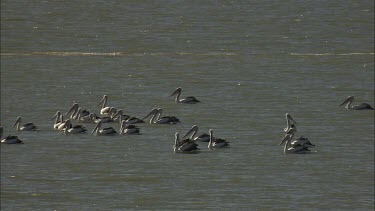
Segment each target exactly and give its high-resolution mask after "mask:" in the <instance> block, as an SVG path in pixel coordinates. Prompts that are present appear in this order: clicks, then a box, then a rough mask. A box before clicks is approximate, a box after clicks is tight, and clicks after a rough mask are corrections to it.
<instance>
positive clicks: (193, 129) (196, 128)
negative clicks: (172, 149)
mask: <svg viewBox="0 0 375 211" xmlns="http://www.w3.org/2000/svg"><path fill="white" fill-rule="evenodd" d="M197 133H198V126H197V125H193V127H191V129H190V130H189V131H188V132H187V133H186V134H185V135H184V136H183V137H182V138H186V137H187V136H189V135H190V134H191V136H190V139H193V138H194V136H195V135H196V134H197Z"/></svg>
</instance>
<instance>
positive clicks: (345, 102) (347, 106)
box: [339, 96, 354, 109]
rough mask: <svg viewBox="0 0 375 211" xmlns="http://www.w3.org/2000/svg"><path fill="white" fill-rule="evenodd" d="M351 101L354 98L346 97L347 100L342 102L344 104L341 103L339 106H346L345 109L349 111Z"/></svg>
mask: <svg viewBox="0 0 375 211" xmlns="http://www.w3.org/2000/svg"><path fill="white" fill-rule="evenodd" d="M353 101H354V96H348V98H346V100H344V102H343V103H341V104H340V105H339V106H342V105H345V104H346V106H345V108H346V109H349V106H350V105H351V104H352V103H353Z"/></svg>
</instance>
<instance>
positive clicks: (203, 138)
mask: <svg viewBox="0 0 375 211" xmlns="http://www.w3.org/2000/svg"><path fill="white" fill-rule="evenodd" d="M197 133H198V126H197V125H193V127H192V128H191V129H190V130H189V131H188V132H187V133H186V134H185V135H184V136H183V137H182V138H185V137H187V136H189V135H190V139H193V140H194V141H202V142H209V141H210V135H209V134H207V133H202V134H201V135H199V136H196V135H197Z"/></svg>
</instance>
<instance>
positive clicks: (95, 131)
mask: <svg viewBox="0 0 375 211" xmlns="http://www.w3.org/2000/svg"><path fill="white" fill-rule="evenodd" d="M102 124H103V123H102V121H101V120H100V121H98V123H97V124H96V126H95V128H94V129H93V130H92V133H97V132H98V131H99V130H100V127H101V126H102Z"/></svg>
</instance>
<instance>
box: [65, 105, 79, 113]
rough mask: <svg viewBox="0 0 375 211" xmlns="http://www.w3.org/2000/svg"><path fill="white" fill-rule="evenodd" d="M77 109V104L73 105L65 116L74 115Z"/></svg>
mask: <svg viewBox="0 0 375 211" xmlns="http://www.w3.org/2000/svg"><path fill="white" fill-rule="evenodd" d="M78 108H79V105H78V103H73V105H72V107H70V109H69V110H68V111H67V112H66V113H65V116H68V115H69V114H75V113H76V112H77V110H78Z"/></svg>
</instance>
